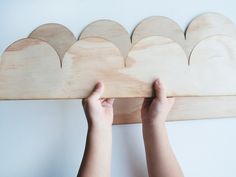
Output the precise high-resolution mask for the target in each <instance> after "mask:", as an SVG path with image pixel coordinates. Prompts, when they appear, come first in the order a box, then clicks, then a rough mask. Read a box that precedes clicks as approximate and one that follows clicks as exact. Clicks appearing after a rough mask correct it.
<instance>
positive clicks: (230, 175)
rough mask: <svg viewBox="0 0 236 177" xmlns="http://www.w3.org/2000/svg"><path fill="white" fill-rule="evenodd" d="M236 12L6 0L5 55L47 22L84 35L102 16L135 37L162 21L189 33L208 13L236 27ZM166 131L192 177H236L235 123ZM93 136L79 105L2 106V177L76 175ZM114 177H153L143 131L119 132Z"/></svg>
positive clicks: (198, 0)
mask: <svg viewBox="0 0 236 177" xmlns="http://www.w3.org/2000/svg"><path fill="white" fill-rule="evenodd" d="M235 7H236V2H235V1H234V0H224V1H223V0H222V1H219V0H207V1H206V0H195V1H190V0H179V1H177V0H176V1H171V0H164V1H163V0H159V1H158V0H142V1H141V0H129V1H128V0H99V1H95V0H94V1H92V0H64V1H63V0H61V1H59V0H58V1H56V0H51V1H49V0H47V1H46V0H38V1H29V0H28V1H27V0H21V1H16V0H15V1H14V0H7V1H3V0H2V1H0V52H1V53H2V52H3V51H4V49H5V48H6V47H7V46H8V45H9V44H10V43H12V42H14V41H15V40H17V39H20V38H24V37H26V36H27V35H28V34H29V33H30V32H31V31H32V30H33V29H34V28H35V27H37V26H39V25H41V24H43V23H48V22H56V23H61V24H64V25H65V26H67V27H68V28H69V29H71V30H72V31H73V32H74V34H75V35H76V36H78V34H79V33H80V32H81V30H82V29H83V28H84V27H85V25H87V24H88V23H90V22H92V21H94V20H97V19H101V18H108V19H113V20H116V21H118V22H120V23H121V24H122V25H124V26H125V27H126V29H127V30H128V31H129V32H131V31H132V30H133V28H134V26H135V25H136V24H137V23H138V22H140V20H142V19H143V18H145V17H148V16H151V15H163V16H167V17H170V18H172V19H174V20H175V21H176V22H177V23H179V24H180V26H181V27H182V28H183V29H184V28H185V27H186V25H187V24H188V23H189V22H190V20H191V19H192V18H193V17H195V16H196V15H198V14H200V13H202V12H209V11H216V12H220V13H223V14H225V15H226V16H228V17H230V18H231V19H232V20H233V21H234V22H235V23H236V11H235ZM216 109H217V108H216ZM235 109H236V108H235ZM167 128H168V132H169V137H170V141H171V144H172V146H173V149H174V151H175V153H176V156H177V158H178V159H179V162H180V163H181V165H182V167H183V170H184V173H185V176H186V177H235V176H236V168H235V166H236V152H235V149H236V142H235V141H236V118H233V119H220V120H202V121H186V122H172V123H167ZM86 131H87V125H86V121H85V117H84V114H83V110H82V107H81V104H80V101H79V100H70V101H9V102H8V101H0V177H16V176H17V177H73V176H75V175H76V173H77V170H78V168H79V165H80V161H81V158H82V154H83V150H84V143H85V137H86ZM112 176H113V177H147V171H146V164H145V156H144V147H143V140H142V134H141V126H140V125H138V124H137V125H126V126H114V127H113V160H112Z"/></svg>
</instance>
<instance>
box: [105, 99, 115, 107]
mask: <svg viewBox="0 0 236 177" xmlns="http://www.w3.org/2000/svg"><path fill="white" fill-rule="evenodd" d="M114 100H115V99H114V98H107V99H106V100H105V101H106V102H107V103H108V104H111V105H113V103H114Z"/></svg>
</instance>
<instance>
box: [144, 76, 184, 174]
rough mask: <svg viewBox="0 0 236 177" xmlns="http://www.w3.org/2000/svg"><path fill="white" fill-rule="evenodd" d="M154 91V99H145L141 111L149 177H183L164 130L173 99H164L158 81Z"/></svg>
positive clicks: (161, 86)
mask: <svg viewBox="0 0 236 177" xmlns="http://www.w3.org/2000/svg"><path fill="white" fill-rule="evenodd" d="M154 91H155V97H154V98H146V99H145V100H144V102H143V106H142V111H141V115H142V125H143V138H144V144H145V151H146V159H147V166H148V173H149V177H183V173H182V171H181V168H180V166H179V164H178V162H177V160H176V158H175V155H174V153H173V151H172V149H171V146H170V143H169V140H168V136H167V131H166V128H165V120H166V117H167V115H168V113H169V111H170V109H171V107H172V105H173V104H174V98H167V97H166V94H165V90H164V87H163V85H162V83H161V82H160V81H159V80H156V81H155V82H154Z"/></svg>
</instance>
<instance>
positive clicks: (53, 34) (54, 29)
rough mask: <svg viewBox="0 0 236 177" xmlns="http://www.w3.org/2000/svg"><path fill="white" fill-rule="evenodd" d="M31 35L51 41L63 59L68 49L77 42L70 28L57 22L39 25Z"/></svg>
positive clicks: (31, 36)
mask: <svg viewBox="0 0 236 177" xmlns="http://www.w3.org/2000/svg"><path fill="white" fill-rule="evenodd" d="M29 37H30V38H36V39H41V40H43V41H46V42H47V43H49V44H50V45H51V46H52V47H53V48H54V49H55V50H56V51H57V53H58V55H59V57H60V60H61V61H62V59H63V57H64V54H65V53H66V51H67V50H68V49H69V48H70V47H71V46H72V45H73V44H74V43H75V42H76V38H75V36H74V35H73V33H72V32H71V31H70V30H69V29H68V28H66V27H65V26H63V25H60V24H56V23H48V24H44V25H41V26H39V27H38V28H36V29H35V30H34V31H33V32H32V33H31V34H30V35H29Z"/></svg>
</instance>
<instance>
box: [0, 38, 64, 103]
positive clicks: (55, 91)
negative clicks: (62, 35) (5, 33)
mask: <svg viewBox="0 0 236 177" xmlns="http://www.w3.org/2000/svg"><path fill="white" fill-rule="evenodd" d="M60 81H61V68H60V60H59V57H58V54H57V53H56V51H55V50H54V49H53V48H52V47H51V46H50V45H49V44H48V43H46V42H44V41H42V40H39V39H33V38H26V39H21V40H18V41H16V42H14V43H13V44H11V45H10V46H9V47H8V48H7V49H6V50H5V52H4V53H3V55H2V58H1V64H0V88H1V89H0V98H1V99H44V98H45V99H50V98H51V99H52V98H59V97H60V96H63V95H61V94H60V90H59V89H60V88H61V87H60Z"/></svg>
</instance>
